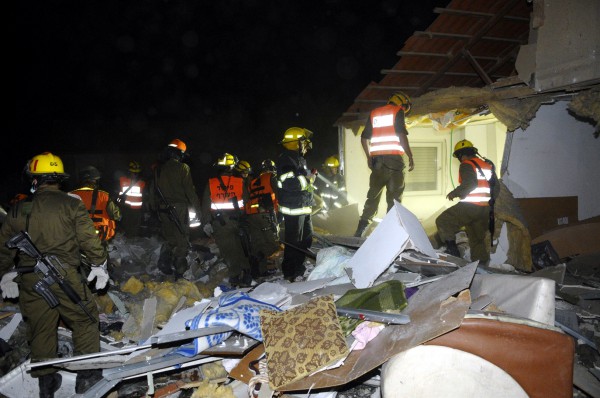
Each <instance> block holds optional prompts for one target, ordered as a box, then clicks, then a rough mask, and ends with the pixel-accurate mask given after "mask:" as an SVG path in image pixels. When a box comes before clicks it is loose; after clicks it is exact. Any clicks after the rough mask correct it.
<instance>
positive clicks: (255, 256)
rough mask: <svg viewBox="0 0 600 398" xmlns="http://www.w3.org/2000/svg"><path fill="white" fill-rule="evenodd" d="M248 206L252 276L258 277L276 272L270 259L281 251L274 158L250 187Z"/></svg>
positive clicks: (264, 162) (264, 165) (265, 162)
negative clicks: (271, 265)
mask: <svg viewBox="0 0 600 398" xmlns="http://www.w3.org/2000/svg"><path fill="white" fill-rule="evenodd" d="M248 192H249V200H248V204H247V205H246V214H247V215H248V228H249V231H250V236H251V240H252V248H251V251H252V256H251V264H250V265H251V267H252V276H253V277H254V278H258V277H261V276H267V275H270V274H274V273H275V272H277V268H276V267H270V268H269V266H268V258H269V257H270V256H272V255H273V254H274V253H275V252H277V251H278V250H279V249H280V244H279V223H278V211H279V202H278V200H277V194H276V192H277V167H276V166H275V162H274V161H272V160H271V159H266V160H264V161H263V162H262V163H261V167H260V173H259V175H258V176H257V177H255V178H253V179H252V180H251V181H250V184H249V185H248Z"/></svg>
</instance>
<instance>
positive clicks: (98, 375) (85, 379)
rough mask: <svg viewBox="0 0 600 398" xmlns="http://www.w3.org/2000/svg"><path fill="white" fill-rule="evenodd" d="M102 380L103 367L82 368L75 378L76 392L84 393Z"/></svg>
mask: <svg viewBox="0 0 600 398" xmlns="http://www.w3.org/2000/svg"><path fill="white" fill-rule="evenodd" d="M100 380H102V369H91V370H80V371H78V372H77V378H76V379H75V392H76V393H77V394H83V393H84V392H86V391H87V390H89V389H90V388H91V387H92V386H93V385H94V384H96V383H97V382H99V381H100Z"/></svg>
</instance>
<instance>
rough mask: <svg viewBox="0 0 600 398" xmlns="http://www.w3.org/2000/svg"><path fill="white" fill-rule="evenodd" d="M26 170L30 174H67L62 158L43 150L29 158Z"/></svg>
mask: <svg viewBox="0 0 600 398" xmlns="http://www.w3.org/2000/svg"><path fill="white" fill-rule="evenodd" d="M27 172H28V173H29V174H30V175H32V176H38V175H56V176H67V174H65V168H64V166H63V162H62V160H61V159H60V158H59V157H58V156H56V155H53V154H52V153H50V152H44V153H41V154H39V155H36V156H34V157H33V158H31V160H30V161H29V162H28V163H27Z"/></svg>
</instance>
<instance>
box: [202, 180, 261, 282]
mask: <svg viewBox="0 0 600 398" xmlns="http://www.w3.org/2000/svg"><path fill="white" fill-rule="evenodd" d="M232 200H234V201H235V203H236V205H237V206H235V205H234V204H233V202H232ZM247 201H248V193H247V189H246V187H245V182H244V179H243V178H242V177H239V176H235V175H233V174H232V172H231V171H230V170H227V171H225V172H222V173H221V174H220V175H219V176H217V177H213V178H210V179H209V181H208V184H207V185H206V188H205V189H204V194H203V197H202V204H203V206H202V223H203V224H205V225H206V224H210V225H212V228H213V233H212V235H213V238H214V239H215V243H216V244H217V246H218V247H219V253H220V255H221V257H222V258H223V261H224V262H225V264H227V267H228V270H229V281H230V283H231V284H234V285H235V284H238V283H243V284H244V285H250V283H251V282H252V277H251V275H250V262H249V255H250V244H249V243H250V242H249V236H248V235H245V236H244V235H243V234H244V233H248V231H247V230H246V231H243V230H242V229H241V228H242V227H244V228H245V227H246V226H242V225H241V224H240V223H242V222H246V220H245V210H244V209H245V207H244V206H245V203H246V202H247ZM236 207H237V208H236Z"/></svg>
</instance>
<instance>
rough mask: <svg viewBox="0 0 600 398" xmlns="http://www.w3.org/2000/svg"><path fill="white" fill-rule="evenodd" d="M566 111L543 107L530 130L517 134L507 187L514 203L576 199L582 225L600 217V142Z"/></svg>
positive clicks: (560, 105)
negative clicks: (515, 201) (531, 199)
mask: <svg viewBox="0 0 600 398" xmlns="http://www.w3.org/2000/svg"><path fill="white" fill-rule="evenodd" d="M593 133H594V127H593V126H592V125H591V124H589V123H586V122H582V121H578V120H577V119H575V118H574V117H572V116H571V115H570V114H569V113H568V111H567V102H565V101H561V102H557V103H555V104H552V105H542V106H541V107H540V109H539V110H538V112H537V114H536V116H535V118H534V119H533V120H532V121H531V123H530V125H529V127H528V128H527V130H521V129H518V130H515V131H514V133H513V137H512V145H511V146H510V154H509V157H508V159H509V160H508V167H507V171H506V173H505V175H504V176H503V181H504V183H505V184H506V185H507V187H508V188H509V189H510V190H511V192H512V193H513V195H514V196H515V197H516V198H536V197H553V196H558V197H561V196H578V197H579V200H578V208H579V220H585V219H587V218H590V217H595V216H598V215H600V201H599V199H598V198H600V175H599V171H600V139H596V138H594V136H593Z"/></svg>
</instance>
